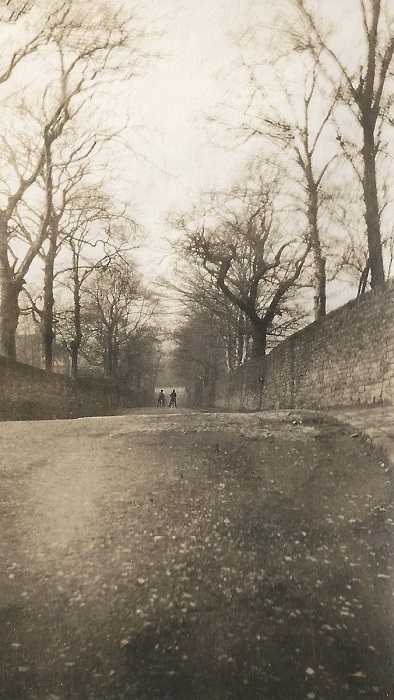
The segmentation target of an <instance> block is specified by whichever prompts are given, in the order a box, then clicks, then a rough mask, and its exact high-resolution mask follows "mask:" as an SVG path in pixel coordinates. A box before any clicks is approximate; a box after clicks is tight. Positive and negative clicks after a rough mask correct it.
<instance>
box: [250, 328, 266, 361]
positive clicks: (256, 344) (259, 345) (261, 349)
mask: <svg viewBox="0 0 394 700" xmlns="http://www.w3.org/2000/svg"><path fill="white" fill-rule="evenodd" d="M266 348H267V325H266V323H259V324H254V325H253V333H252V353H251V354H252V357H264V355H265V351H266Z"/></svg>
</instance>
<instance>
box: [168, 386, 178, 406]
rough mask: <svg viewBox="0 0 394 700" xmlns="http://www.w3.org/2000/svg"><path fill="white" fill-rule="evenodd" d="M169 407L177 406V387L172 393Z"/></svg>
mask: <svg viewBox="0 0 394 700" xmlns="http://www.w3.org/2000/svg"><path fill="white" fill-rule="evenodd" d="M168 408H176V391H175V389H173V390H172V392H171V394H170V403H169V404H168Z"/></svg>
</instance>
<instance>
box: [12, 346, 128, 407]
mask: <svg viewBox="0 0 394 700" xmlns="http://www.w3.org/2000/svg"><path fill="white" fill-rule="evenodd" d="M118 403H119V396H118V395H117V392H116V389H115V387H113V386H111V385H109V384H105V383H103V382H102V381H101V382H100V381H94V380H90V379H89V380H87V379H81V380H78V381H77V382H74V381H73V380H71V379H69V378H68V377H65V376H64V375H61V374H55V373H51V372H45V371H44V370H40V369H37V368H36V367H31V366H30V365H24V364H22V363H19V362H18V363H11V362H8V361H7V360H6V359H5V358H4V357H0V420H37V419H46V418H77V417H80V416H88V415H90V416H93V415H105V414H108V413H111V412H113V410H114V409H115V408H116V406H117V405H118Z"/></svg>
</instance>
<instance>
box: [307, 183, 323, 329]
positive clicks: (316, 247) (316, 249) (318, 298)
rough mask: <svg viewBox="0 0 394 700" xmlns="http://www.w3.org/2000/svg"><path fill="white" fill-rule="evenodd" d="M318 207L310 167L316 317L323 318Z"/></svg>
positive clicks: (310, 219) (309, 190)
mask: <svg viewBox="0 0 394 700" xmlns="http://www.w3.org/2000/svg"><path fill="white" fill-rule="evenodd" d="M309 175H310V177H309ZM318 207H319V202H318V193H317V187H316V184H315V182H314V180H313V177H312V170H311V169H310V172H309V173H308V223H309V235H310V237H311V247H312V254H313V262H314V292H315V296H314V313H315V319H318V318H323V316H325V315H326V308H327V296H326V260H325V258H324V256H323V252H322V248H321V243H320V235H319V224H318V220H317V213H318Z"/></svg>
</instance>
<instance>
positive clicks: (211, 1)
mask: <svg viewBox="0 0 394 700" xmlns="http://www.w3.org/2000/svg"><path fill="white" fill-rule="evenodd" d="M130 4H132V0H130ZM258 4H259V6H260V13H261V12H262V8H263V6H264V5H266V6H269V2H265V0H259V3H258ZM148 8H149V14H150V17H151V18H157V19H156V26H157V28H160V27H162V28H163V32H164V33H163V36H162V38H161V40H160V41H159V42H157V46H158V47H159V49H160V50H161V51H162V53H163V58H161V59H160V60H157V61H154V62H153V63H152V65H151V67H150V69H149V70H147V72H146V73H145V75H144V76H142V77H141V78H138V79H136V80H132V81H131V82H130V85H129V86H128V90H127V95H125V99H127V101H128V104H129V108H130V111H131V113H132V121H133V123H134V124H135V125H136V129H135V130H132V131H130V140H131V143H132V145H133V147H134V148H135V149H136V151H137V152H139V153H140V154H141V157H138V158H137V159H133V158H132V159H131V160H130V161H128V164H127V165H126V164H125V165H124V168H125V169H124V171H123V178H124V179H123V178H122V179H123V181H124V183H125V184H124V185H123V186H124V187H130V192H131V193H132V194H133V197H134V198H135V199H136V205H137V209H138V218H139V220H140V221H142V223H143V224H144V226H145V227H146V229H147V232H148V234H149V236H150V239H149V247H150V250H149V256H150V260H152V247H154V248H155V249H156V253H157V255H155V261H157V264H159V261H160V259H161V258H162V257H163V255H164V254H165V250H166V247H165V244H163V238H164V237H165V236H166V235H167V233H168V232H167V231H166V227H165V215H166V212H167V211H168V209H170V208H174V207H175V208H185V207H187V205H188V204H191V203H192V202H193V201H195V200H196V199H197V198H198V192H199V190H200V189H201V188H204V189H208V188H210V187H212V186H215V185H219V186H221V185H224V184H226V183H229V182H231V181H233V180H234V178H235V177H236V175H237V172H238V173H240V172H241V171H242V167H243V163H244V160H245V158H244V156H243V153H245V151H247V150H248V149H247V148H246V149H245V148H244V149H242V148H240V149H237V150H232V151H230V152H229V151H228V150H227V151H226V150H225V149H223V148H220V146H219V145H218V144H217V142H216V136H213V135H212V131H211V130H210V129H209V127H208V124H207V121H206V116H207V115H208V114H209V113H211V112H212V111H214V110H216V109H217V104H218V102H220V101H221V100H223V98H224V84H223V76H224V75H225V74H227V73H228V71H229V70H230V69H231V66H232V65H233V64H234V62H236V61H237V60H238V59H237V57H238V54H239V49H238V48H237V46H236V42H235V41H234V36H235V35H236V34H237V33H238V32H239V31H240V30H241V29H242V27H244V26H247V25H248V24H249V23H250V22H251V21H252V18H253V16H255V13H256V3H255V2H254V1H253V0H199V2H195V1H194V0H151V2H149V5H148ZM149 21H150V20H149V19H148V21H147V26H148V25H149ZM219 131H220V130H219ZM228 138H229V139H230V138H232V137H230V135H229V137H228ZM221 140H222V141H223V139H221ZM250 150H251V147H249V151H250ZM135 167H136V168H137V172H135V171H134V168H135ZM163 245H164V247H163ZM164 267H166V265H165V266H164Z"/></svg>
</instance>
